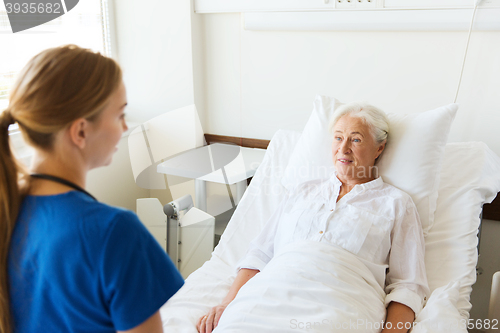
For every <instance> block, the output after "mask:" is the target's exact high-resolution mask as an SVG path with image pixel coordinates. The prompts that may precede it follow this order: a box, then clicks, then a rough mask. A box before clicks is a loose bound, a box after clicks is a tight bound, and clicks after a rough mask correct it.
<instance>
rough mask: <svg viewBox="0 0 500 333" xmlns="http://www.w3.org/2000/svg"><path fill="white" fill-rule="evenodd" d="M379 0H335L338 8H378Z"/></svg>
mask: <svg viewBox="0 0 500 333" xmlns="http://www.w3.org/2000/svg"><path fill="white" fill-rule="evenodd" d="M378 1H379V0H335V8H338V9H373V8H378V6H377V2H378Z"/></svg>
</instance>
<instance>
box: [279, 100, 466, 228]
mask: <svg viewBox="0 0 500 333" xmlns="http://www.w3.org/2000/svg"><path fill="white" fill-rule="evenodd" d="M339 105H341V103H339V101H337V100H336V99H334V98H331V97H327V96H316V98H315V100H314V108H313V112H312V114H311V116H310V118H309V120H308V122H307V124H306V126H305V128H304V131H303V132H302V136H301V137H300V139H299V142H298V144H297V146H296V148H295V149H294V151H293V153H292V156H291V157H290V163H289V164H288V166H287V168H286V169H285V174H284V176H283V179H282V184H283V186H285V187H286V188H287V189H288V190H291V189H292V188H294V187H295V186H296V185H298V184H300V183H302V182H305V181H309V180H312V179H318V178H327V177H329V175H331V173H332V172H333V170H334V166H333V161H332V151H331V142H332V137H331V135H330V133H329V132H328V124H329V119H330V118H331V116H332V114H333V113H334V111H335V109H336V108H337V107H338V106H339ZM457 110H458V104H450V105H447V106H443V107H440V108H437V109H435V110H430V111H426V112H422V113H414V114H407V115H400V114H388V118H389V122H390V124H389V125H390V130H389V140H388V143H387V145H386V148H385V150H384V152H383V153H382V155H381V157H380V158H379V162H378V164H377V166H378V170H379V175H380V176H382V179H383V180H384V181H385V182H387V183H389V184H391V185H394V186H396V187H398V188H399V189H401V190H403V191H405V192H406V193H408V194H410V195H411V196H412V198H413V201H414V202H415V205H416V206H417V209H418V212H419V214H420V219H421V221H422V227H423V230H424V234H425V235H427V232H428V230H429V229H430V227H431V226H432V222H433V218H434V211H435V209H436V201H437V190H438V185H439V171H440V169H441V161H442V157H443V151H444V146H445V145H446V141H447V139H448V133H449V131H450V127H451V123H452V122H453V119H454V118H455V114H456V112H457Z"/></svg>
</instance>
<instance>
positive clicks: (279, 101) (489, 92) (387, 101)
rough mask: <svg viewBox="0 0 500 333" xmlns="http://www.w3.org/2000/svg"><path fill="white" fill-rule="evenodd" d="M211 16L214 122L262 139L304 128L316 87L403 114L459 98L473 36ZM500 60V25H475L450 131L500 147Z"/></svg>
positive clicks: (223, 129) (208, 52) (207, 53)
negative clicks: (329, 28)
mask: <svg viewBox="0 0 500 333" xmlns="http://www.w3.org/2000/svg"><path fill="white" fill-rule="evenodd" d="M203 24H204V29H203V33H204V35H203V39H204V40H203V43H204V53H203V54H204V57H205V59H204V61H205V68H204V69H205V80H206V89H207V92H206V95H207V98H206V105H205V110H206V112H207V114H208V115H209V118H208V121H207V124H206V128H207V130H208V131H209V132H210V133H216V134H221V135H234V136H240V135H242V136H245V137H252V138H260V139H270V138H271V137H272V135H273V133H274V132H275V131H276V130H277V129H279V128H287V129H295V130H302V128H303V126H304V123H305V121H306V120H307V118H308V116H309V114H310V111H311V109H312V101H313V98H314V96H315V95H316V94H324V95H331V96H335V97H336V98H338V99H340V100H341V101H353V100H366V101H368V102H370V103H372V104H374V105H376V106H378V107H380V108H382V109H383V110H385V111H386V112H394V113H408V112H419V111H425V110H429V109H432V108H436V107H439V106H442V105H445V104H449V103H452V102H453V100H454V98H455V92H456V88H457V84H458V81H459V76H460V69H461V66H462V60H463V54H464V49H465V44H466V41H467V32H466V31H459V32H273V31H248V30H244V29H242V24H241V20H240V15H239V14H205V15H203ZM499 59H500V32H476V31H474V32H473V33H472V37H471V41H470V47H469V54H468V58H467V62H466V64H465V70H464V74H463V81H462V87H461V89H460V93H459V96H458V100H457V102H458V103H459V104H460V109H459V112H458V114H457V117H456V120H455V122H454V124H453V127H452V129H451V134H450V141H471V140H479V141H484V142H486V143H487V144H488V146H489V147H490V148H491V149H492V150H493V151H495V152H496V153H497V154H498V155H500V134H499V124H500V103H499V102H498V98H497V96H498V92H499V91H500V76H499V75H498V73H499V72H500V60H499ZM235 124H238V125H241V126H235Z"/></svg>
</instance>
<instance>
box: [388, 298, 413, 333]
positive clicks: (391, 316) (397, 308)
mask: <svg viewBox="0 0 500 333" xmlns="http://www.w3.org/2000/svg"><path fill="white" fill-rule="evenodd" d="M414 320H415V313H414V312H413V310H412V309H410V308H409V307H407V306H406V305H404V304H401V303H398V302H391V303H389V306H388V307H387V317H386V319H385V325H384V330H383V331H382V333H389V332H390V333H407V332H408V330H409V328H411V327H412V325H413V321H414ZM389 323H390V324H389ZM388 327H389V328H388Z"/></svg>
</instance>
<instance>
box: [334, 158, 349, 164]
mask: <svg viewBox="0 0 500 333" xmlns="http://www.w3.org/2000/svg"><path fill="white" fill-rule="evenodd" d="M337 161H339V162H340V163H342V164H350V163H352V161H351V160H348V159H345V158H339V159H337Z"/></svg>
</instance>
